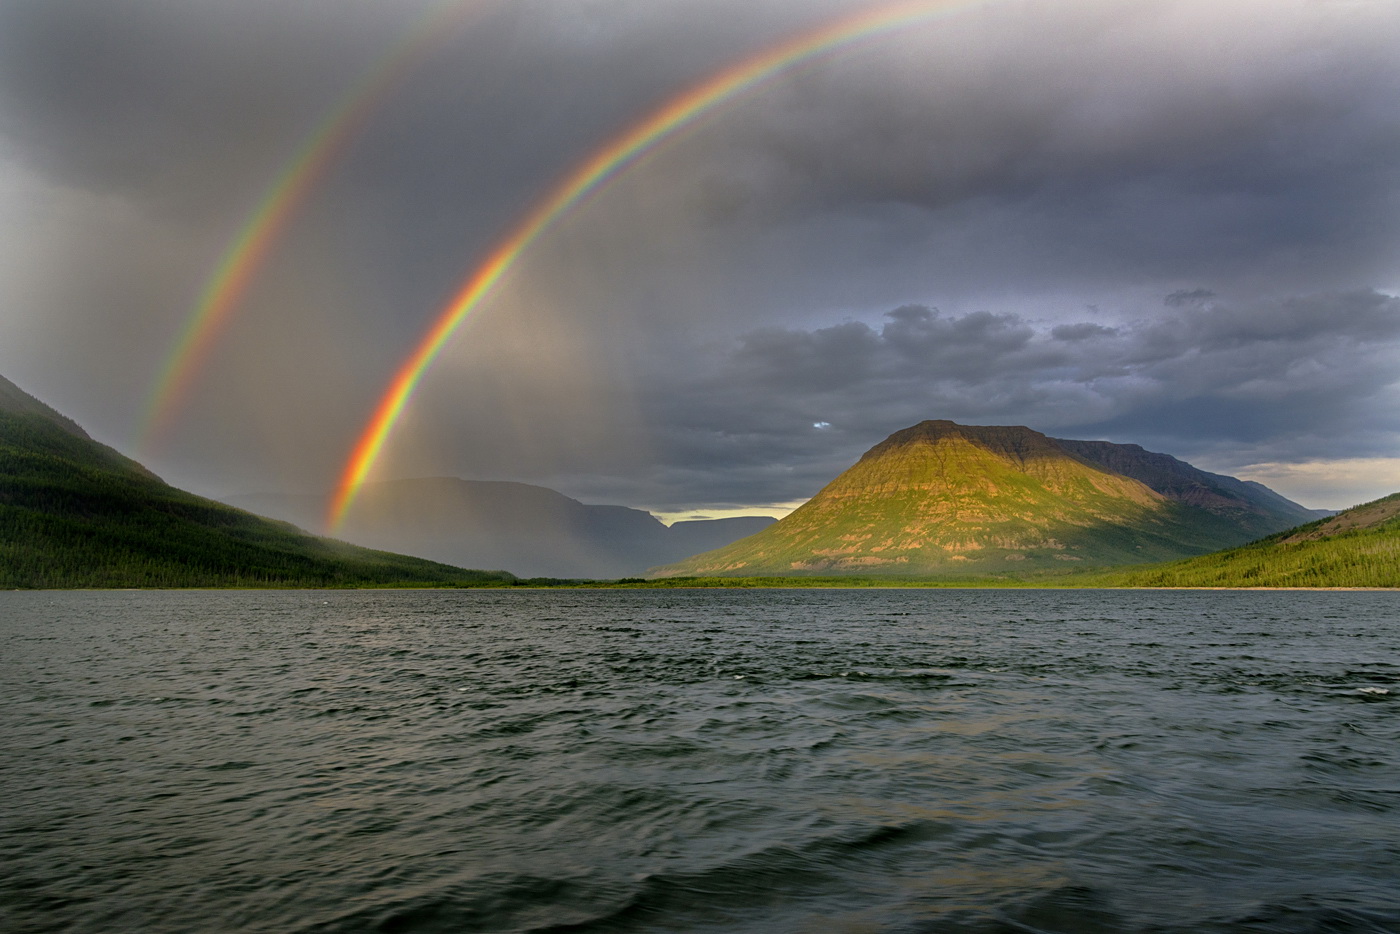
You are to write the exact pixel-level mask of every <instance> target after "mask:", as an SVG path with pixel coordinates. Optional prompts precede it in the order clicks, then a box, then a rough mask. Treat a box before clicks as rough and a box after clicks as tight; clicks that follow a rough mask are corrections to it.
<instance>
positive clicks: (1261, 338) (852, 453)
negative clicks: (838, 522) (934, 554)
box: [663, 290, 1400, 502]
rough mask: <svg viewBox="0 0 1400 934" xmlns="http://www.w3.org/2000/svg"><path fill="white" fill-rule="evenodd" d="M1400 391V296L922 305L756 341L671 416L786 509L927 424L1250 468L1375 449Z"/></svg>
mask: <svg viewBox="0 0 1400 934" xmlns="http://www.w3.org/2000/svg"><path fill="white" fill-rule="evenodd" d="M1397 385H1400V298H1396V297H1394V296H1389V295H1384V294H1381V293H1378V292H1374V291H1369V290H1368V291H1356V292H1346V293H1329V294H1322V295H1312V296H1306V297H1294V298H1289V299H1284V300H1276V301H1268V302H1264V303H1257V304H1242V305H1230V304H1225V303H1221V302H1205V301H1202V302H1193V303H1177V304H1176V305H1174V306H1173V307H1172V310H1171V312H1170V313H1169V314H1166V315H1163V316H1161V317H1159V318H1157V319H1155V320H1152V321H1148V322H1139V323H1135V324H1130V325H1126V326H1123V327H1120V328H1110V327H1105V326H1103V325H1100V324H1098V323H1096V322H1075V323H1069V324H1059V325H1054V326H1049V327H1047V326H1044V325H1041V324H1036V323H1033V322H1030V321H1027V320H1024V319H1022V318H1021V317H1019V316H1018V315H1015V314H1009V313H992V312H986V311H982V312H973V313H970V314H964V315H947V314H941V313H939V312H938V311H936V310H934V309H930V308H925V307H920V306H905V307H901V308H898V309H895V310H894V311H892V312H889V313H888V314H886V315H885V316H884V321H883V323H882V324H880V325H879V326H878V327H872V326H870V325H867V324H865V323H862V322H846V323H843V324H839V325H835V326H832V327H827V328H816V329H812V330H800V329H765V330H762V331H757V332H753V333H750V334H747V335H744V336H742V337H741V338H740V339H739V341H738V346H737V347H736V348H735V349H734V350H733V352H732V353H731V355H730V356H729V358H728V361H727V363H726V365H725V366H724V369H723V370H722V371H721V372H720V373H719V374H718V375H717V376H715V377H713V378H711V379H709V380H707V381H704V382H703V383H701V384H698V385H695V386H693V387H691V391H690V392H687V393H684V394H674V395H672V396H668V397H666V398H667V399H668V400H669V401H668V403H667V405H666V406H665V408H664V416H663V420H665V421H667V422H669V423H670V424H672V425H674V426H675V431H674V433H673V439H674V440H673V443H674V444H675V445H676V448H675V456H674V457H673V458H672V460H674V461H676V462H683V463H686V464H689V465H690V466H691V468H692V470H696V469H697V468H698V467H699V466H700V465H701V464H704V463H709V464H711V465H713V470H714V476H713V477H711V478H709V479H708V480H707V481H706V482H705V483H704V486H705V487H706V488H707V489H708V491H709V492H710V494H711V495H712V496H716V497H723V499H725V500H728V501H733V502H744V501H754V500H760V501H761V500H763V499H765V498H766V499H768V500H769V501H786V500H791V499H794V498H800V497H804V496H807V495H810V494H811V493H812V492H815V489H816V486H810V484H813V483H815V484H816V485H817V486H820V485H821V483H824V482H825V481H826V480H827V479H830V477H831V476H834V474H835V473H836V472H837V471H839V470H841V469H843V468H844V467H845V466H847V465H849V463H851V462H852V461H853V460H854V458H855V457H856V456H858V455H859V454H860V452H861V451H862V450H864V449H865V448H866V447H868V446H869V445H871V444H873V443H874V442H875V441H877V440H879V439H880V438H881V437H883V436H884V435H885V434H887V433H889V432H891V431H894V430H897V429H899V428H902V427H906V426H907V425H910V424H913V423H915V422H917V421H920V420H923V419H926V418H950V419H953V420H957V421H962V422H964V423H975V424H976V423H981V424H1013V423H1014V424H1025V425H1029V426H1030V427H1033V428H1036V429H1038V430H1041V431H1045V432H1047V433H1050V434H1059V435H1063V436H1067V437H1084V438H1096V437H1105V438H1109V439H1111V440H1117V441H1123V442H1136V443H1142V444H1144V445H1145V446H1148V447H1149V448H1153V449H1156V450H1164V451H1167V452H1168V453H1172V454H1176V455H1178V456H1182V457H1192V456H1196V457H1200V456H1206V457H1209V458H1211V459H1212V461H1213V462H1231V463H1233V464H1235V465H1243V464H1248V463H1251V462H1258V461H1261V460H1265V459H1268V458H1269V456H1270V455H1272V454H1277V453H1278V452H1282V451H1287V452H1288V453H1289V454H1290V455H1291V456H1293V457H1324V458H1351V457H1365V456H1375V455H1380V454H1385V453H1387V452H1391V451H1393V450H1394V445H1395V442H1396V440H1397V438H1400V414H1397V410H1396V409H1395V407H1394V403H1395V395H1396V394H1395V389H1396V387H1397ZM818 422H826V423H830V425H831V426H832V430H830V431H827V430H822V429H816V428H815V425H816V424H817V423H818ZM721 440H722V442H723V443H718V442H720V441H721ZM774 451H777V452H781V453H780V454H779V455H777V456H776V457H770V456H769V452H774ZM779 465H785V466H787V467H788V468H790V469H789V471H788V472H787V473H782V472H780V471H778V470H777V469H775V468H777V467H778V466H779ZM697 472H698V471H697ZM804 483H805V484H809V486H807V487H803V486H802V485H801V484H804ZM726 484H728V485H729V486H730V492H729V493H728V494H727V495H724V494H723V493H722V492H721V491H722V490H723V489H724V488H725V486H726ZM738 484H745V485H748V489H745V490H743V491H735V490H733V487H734V486H736V485H738Z"/></svg>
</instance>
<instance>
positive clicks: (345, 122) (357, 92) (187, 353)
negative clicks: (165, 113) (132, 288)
mask: <svg viewBox="0 0 1400 934" xmlns="http://www.w3.org/2000/svg"><path fill="white" fill-rule="evenodd" d="M479 6H480V4H479V3H475V2H468V0H441V2H439V3H437V4H435V5H434V6H432V7H431V8H429V9H428V10H427V11H426V12H425V13H423V14H422V15H421V16H419V17H417V18H416V19H415V20H414V22H413V24H412V25H411V26H409V27H408V28H407V29H406V30H405V31H404V33H403V35H402V36H401V37H400V38H399V40H398V41H397V42H395V43H394V44H393V46H391V47H390V48H389V49H388V50H387V51H386V52H384V53H383V54H382V55H380V56H379V58H377V59H376V60H375V61H374V63H373V64H372V65H371V66H370V68H369V70H368V71H366V72H365V73H364V75H362V76H361V77H360V79H359V80H358V81H356V82H355V83H354V84H353V85H352V86H351V87H350V88H349V90H347V91H346V92H345V94H344V95H342V96H341V98H340V100H339V101H337V102H336V104H335V106H334V107H332V108H331V109H330V110H329V111H327V113H326V114H325V116H323V117H322V118H321V120H320V121H319V122H318V123H317V124H316V125H315V126H314V127H312V129H311V132H309V133H308V134H307V135H306V136H305V138H303V140H302V143H301V145H300V146H299V147H298V148H297V149H296V151H295V152H294V153H293V154H292V157H291V158H290V159H289V160H287V162H286V163H285V164H284V165H283V167H282V170H281V172H280V173H279V174H278V175H277V177H276V178H275V179H274V180H273V182H272V184H271V186H269V187H268V189H267V190H266V191H265V192H264V193H263V196H262V199H261V200H260V201H259V202H258V203H257V205H256V206H255V207H254V208H253V210H252V211H251V212H250V213H249V215H248V217H247V219H246V220H244V222H243V226H242V227H241V228H240V229H239V231H238V235H237V237H235V238H234V240H233V241H232V242H231V243H230V244H229V246H228V248H227V249H226V250H225V251H224V253H223V255H222V256H221V257H220V258H219V262H218V265H217V266H216V267H215V268H214V272H213V274H212V275H211V276H210V277H209V279H208V280H207V281H206V282H205V283H204V288H203V290H202V291H201V292H200V295H199V301H198V302H197V303H196V305H195V306H194V308H193V309H192V310H191V311H190V314H189V316H188V317H187V318H186V319H185V323H184V326H183V327H182V328H181V329H180V333H179V335H178V336H177V338H176V339H175V342H174V343H173V344H172V345H171V348H170V352H169V354H168V355H167V357H166V360H165V363H164V364H163V365H162V366H161V369H160V372H159V374H158V376H157V378H156V381H155V383H154V384H153V385H152V387H151V391H150V394H149V396H148V397H147V400H146V408H145V415H144V416H143V418H142V422H141V431H140V441H141V443H142V445H143V446H144V445H145V444H147V443H149V442H150V441H152V440H153V439H154V438H155V437H156V436H157V435H159V434H160V433H161V432H162V431H163V430H164V429H165V428H167V427H168V426H169V423H170V421H171V419H172V418H173V416H174V414H175V410H176V409H177V408H178V406H179V404H180V402H181V401H182V400H183V399H184V398H185V397H186V396H187V395H188V393H189V389H190V386H191V384H192V383H193V381H194V377H195V374H196V372H197V370H198V369H199V366H200V364H201V363H203V362H204V360H205V358H206V357H207V356H208V354H209V351H210V350H211V349H212V347H213V345H214V341H215V339H216V338H217V337H218V336H219V333H220V332H221V331H222V330H223V329H224V327H225V326H227V324H228V322H229V319H230V318H231V317H232V313H233V311H234V309H235V308H237V306H238V303H239V301H241V300H242V298H243V296H244V294H245V293H246V292H247V291H248V286H249V285H250V284H251V283H252V281H253V278H254V277H255V276H256V275H257V273H258V270H259V269H260V268H261V267H262V265H263V262H264V261H265V260H266V259H267V257H268V254H269V252H270V251H271V250H272V247H273V245H274V244H276V242H277V240H278V238H279V237H280V235H281V234H282V232H283V231H284V230H286V228H287V225H288V223H289V222H290V221H291V219H292V217H293V216H294V215H295V214H296V211H297V208H299V207H300V206H301V205H302V203H303V202H304V201H305V200H306V197H307V195H308V194H309V193H310V192H311V190H312V189H313V188H314V187H315V185H316V183H317V182H318V181H320V180H321V179H322V178H323V177H324V176H325V174H326V170H327V168H328V167H329V166H330V165H331V163H332V162H334V161H335V158H336V157H337V156H339V155H340V153H341V152H342V151H343V150H344V148H345V146H346V144H347V143H348V142H349V141H350V140H351V139H353V138H354V136H355V134H356V133H357V132H358V131H359V130H360V128H361V127H363V126H364V124H365V122H366V121H367V120H368V118H369V117H370V115H371V114H373V113H374V112H375V111H376V110H377V109H379V107H380V106H382V105H383V103H384V101H385V99H386V98H388V97H389V95H390V94H391V93H392V92H393V91H394V89H395V88H396V87H397V85H398V84H399V82H400V81H401V80H402V79H403V78H404V77H405V76H406V75H407V74H408V73H409V72H410V71H411V70H412V69H413V68H414V67H415V66H417V65H418V64H419V63H420V62H421V61H422V60H423V59H424V58H425V57H426V56H427V55H428V54H429V53H430V52H432V50H433V49H434V48H435V47H436V46H438V45H439V44H441V43H443V42H445V41H446V40H447V39H448V38H450V37H451V36H452V35H453V29H454V28H455V27H457V26H459V25H460V21H462V20H464V19H465V18H466V14H467V13H470V12H473V11H474V10H475V9H476V8H477V7H479Z"/></svg>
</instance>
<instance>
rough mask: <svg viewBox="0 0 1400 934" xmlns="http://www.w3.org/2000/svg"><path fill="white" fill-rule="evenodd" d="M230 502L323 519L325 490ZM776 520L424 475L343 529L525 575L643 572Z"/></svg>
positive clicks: (400, 485)
mask: <svg viewBox="0 0 1400 934" xmlns="http://www.w3.org/2000/svg"><path fill="white" fill-rule="evenodd" d="M229 502H230V503H231V504H233V505H236V506H239V507H241V508H244V509H250V510H253V511H255V512H260V513H265V514H267V515H274V516H278V517H280V518H284V519H287V520H289V521H292V522H296V523H297V524H299V525H304V526H308V527H311V528H316V527H318V526H319V525H320V523H321V522H322V521H323V519H322V516H323V514H324V510H325V503H326V499H325V497H321V496H283V495H276V494H265V495H254V496H243V497H236V498H232V499H230V500H229ZM773 521H774V520H773V519H772V518H771V517H768V516H744V517H740V518H736V519H716V520H705V521H694V522H677V523H676V524H675V525H674V526H672V527H670V528H667V527H666V526H665V525H663V524H662V523H661V522H660V521H658V520H657V519H656V517H655V516H653V515H652V514H651V513H649V512H645V511H643V510H640V509H631V508H628V507H626V506H593V505H586V504H584V503H580V502H579V501H578V500H575V499H571V498H569V497H567V496H565V495H564V494H562V493H559V492H556V491H554V490H551V489H548V488H546V487H542V486H533V485H531V484H528V483H512V482H507V481H495V480H462V479H458V478H456V477H427V478H422V479H412V480H387V481H383V482H379V483H368V484H365V486H364V488H363V489H362V490H361V492H360V495H359V497H358V498H357V499H356V501H355V507H354V509H353V510H351V513H350V516H349V518H348V520H347V521H346V523H345V525H344V526H343V527H342V528H341V529H340V530H339V531H338V532H337V533H336V534H337V536H338V537H340V538H344V539H346V540H347V541H353V542H356V543H358V544H361V545H367V546H370V547H373V548H383V549H387V550H390V551H403V552H408V553H410V554H416V555H423V556H424V557H428V558H432V559H434V560H437V561H445V562H449V563H451V564H459V565H464V566H467V567H487V566H489V567H504V568H509V569H510V570H511V571H512V572H514V573H515V574H518V575H520V576H523V577H560V578H617V577H631V576H637V575H640V574H642V573H644V572H645V571H646V569H647V568H649V567H651V566H652V565H654V564H658V563H665V562H667V561H675V560H678V559H680V558H683V557H685V556H686V555H692V554H695V553H696V552H699V551H706V550H708V549H711V548H717V547H719V546H721V545H725V544H728V543H729V542H732V541H734V540H736V539H739V538H743V537H744V536H745V535H750V534H752V533H754V532H756V531H758V530H759V529H761V528H763V527H764V526H766V525H770V524H772V522H773Z"/></svg>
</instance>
